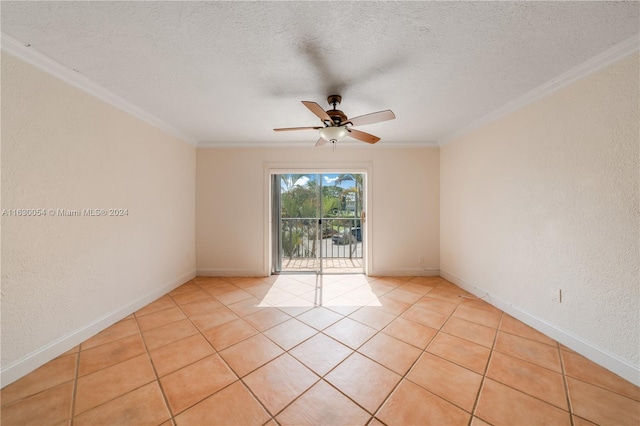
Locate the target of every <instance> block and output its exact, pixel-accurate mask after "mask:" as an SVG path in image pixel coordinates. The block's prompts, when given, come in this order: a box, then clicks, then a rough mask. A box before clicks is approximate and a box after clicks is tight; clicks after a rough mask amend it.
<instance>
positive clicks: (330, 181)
mask: <svg viewBox="0 0 640 426" xmlns="http://www.w3.org/2000/svg"><path fill="white" fill-rule="evenodd" d="M338 176H339V174H338V173H326V174H322V185H323V186H334V185H335V182H336V180H337V179H338ZM315 178H316V175H315V174H310V175H305V176H302V177H301V178H300V179H298V180H297V181H296V182H295V186H304V185H306V184H307V182H309V180H315ZM338 186H339V187H340V188H345V189H348V188H353V187H354V186H355V182H354V181H352V180H345V181H343V182H342V183H341V184H340V185H338ZM283 189H285V188H284V185H283Z"/></svg>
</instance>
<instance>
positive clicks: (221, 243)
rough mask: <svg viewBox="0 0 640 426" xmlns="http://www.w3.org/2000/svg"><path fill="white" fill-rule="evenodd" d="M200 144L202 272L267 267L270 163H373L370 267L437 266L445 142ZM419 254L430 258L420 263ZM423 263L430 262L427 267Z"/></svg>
mask: <svg viewBox="0 0 640 426" xmlns="http://www.w3.org/2000/svg"><path fill="white" fill-rule="evenodd" d="M309 145H310V147H308V148H266V149H252V148H229V149H222V148H216V149H207V148H202V149H198V154H197V157H198V158H197V191H196V203H197V207H196V253H197V269H198V273H200V274H205V275H265V274H268V273H269V265H268V262H267V260H268V259H267V257H265V256H267V255H268V250H266V248H268V236H269V233H268V227H269V224H268V223H267V222H266V219H267V217H268V216H267V215H268V213H269V212H268V210H269V209H268V194H267V192H268V191H267V188H268V172H265V169H266V168H269V167H270V166H274V165H279V166H282V167H284V168H287V167H291V168H317V167H320V168H326V167H330V168H334V169H335V168H340V167H343V168H345V169H350V167H352V166H353V165H363V164H364V165H365V166H367V167H369V168H370V170H371V172H370V173H369V174H368V179H369V184H370V185H369V186H370V187H371V191H370V192H369V194H368V195H369V202H370V206H369V208H368V210H369V211H367V217H368V219H369V224H370V228H369V237H370V238H369V241H370V243H371V244H370V247H369V248H370V250H369V252H370V259H369V260H370V262H369V270H368V272H369V274H371V275H381V274H389V275H424V274H437V272H438V265H439V226H440V225H439V173H440V171H439V165H438V164H439V149H438V148H383V147H376V148H375V149H372V148H371V147H367V146H365V147H363V148H347V147H340V146H338V148H337V149H336V151H332V150H331V148H330V147H326V148H322V149H317V148H314V147H313V142H312V141H310V142H309ZM420 256H424V259H425V262H424V264H423V265H420V263H419V259H420ZM424 268H427V269H431V270H430V271H426V270H425V269H424Z"/></svg>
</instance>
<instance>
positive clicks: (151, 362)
mask: <svg viewBox="0 0 640 426" xmlns="http://www.w3.org/2000/svg"><path fill="white" fill-rule="evenodd" d="M171 300H173V298H172V299H171ZM174 303H175V301H174ZM134 318H135V319H136V327H137V328H138V332H139V333H140V338H141V339H142V344H143V345H144V349H145V351H146V355H147V358H148V359H149V363H150V364H151V368H152V369H153V374H154V375H155V376H156V380H155V381H156V382H157V383H158V387H159V388H160V394H161V395H162V399H163V400H164V405H165V407H167V411H168V412H169V420H171V421H172V422H173V423H174V424H175V420H174V416H173V411H171V406H170V405H169V399H168V398H167V395H166V393H165V391H164V387H163V386H162V382H160V376H159V375H158V370H156V366H155V364H154V362H153V359H152V358H151V352H150V351H149V347H148V346H147V341H146V340H145V338H144V335H143V334H142V330H141V329H140V324H138V319H137V317H136V316H135V315H134ZM144 386H146V384H145V385H144Z"/></svg>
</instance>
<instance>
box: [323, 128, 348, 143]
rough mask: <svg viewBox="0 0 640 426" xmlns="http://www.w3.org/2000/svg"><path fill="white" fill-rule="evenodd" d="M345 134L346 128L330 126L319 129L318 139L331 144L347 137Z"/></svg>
mask: <svg viewBox="0 0 640 426" xmlns="http://www.w3.org/2000/svg"><path fill="white" fill-rule="evenodd" d="M347 133H348V132H347V129H346V127H337V126H330V127H323V128H322V129H320V137H321V138H322V139H324V140H326V141H329V142H333V143H335V142H338V141H340V140H342V138H344V137H345V136H347Z"/></svg>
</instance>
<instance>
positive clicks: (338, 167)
mask: <svg viewBox="0 0 640 426" xmlns="http://www.w3.org/2000/svg"><path fill="white" fill-rule="evenodd" d="M287 173H295V174H314V173H320V174H328V173H360V174H363V175H364V182H363V190H364V206H365V210H364V212H365V221H364V225H363V232H364V236H363V238H362V240H363V247H362V271H363V273H364V274H365V275H368V272H369V270H371V266H370V265H371V262H372V249H371V247H372V244H371V241H373V232H372V229H373V227H372V223H373V220H374V215H373V214H372V211H373V208H372V207H373V197H372V192H373V191H372V190H371V189H372V183H373V163H371V162H361V163H358V162H347V163H309V164H301V163H270V162H267V163H265V165H264V214H263V217H264V236H263V253H264V254H265V258H264V263H263V267H264V271H265V273H266V274H265V275H271V274H272V265H273V259H274V256H276V253H274V252H275V250H274V241H273V238H274V237H273V232H272V229H273V226H274V221H275V220H279V219H280V218H279V215H278V214H277V213H275V212H274V206H273V203H274V194H273V191H272V188H273V177H272V176H273V175H279V174H287Z"/></svg>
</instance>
